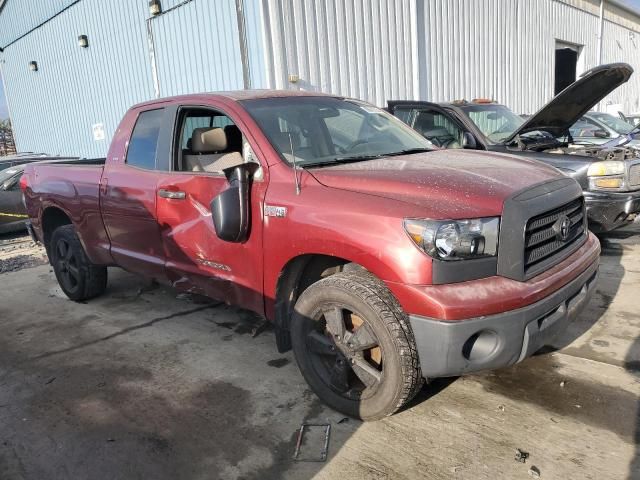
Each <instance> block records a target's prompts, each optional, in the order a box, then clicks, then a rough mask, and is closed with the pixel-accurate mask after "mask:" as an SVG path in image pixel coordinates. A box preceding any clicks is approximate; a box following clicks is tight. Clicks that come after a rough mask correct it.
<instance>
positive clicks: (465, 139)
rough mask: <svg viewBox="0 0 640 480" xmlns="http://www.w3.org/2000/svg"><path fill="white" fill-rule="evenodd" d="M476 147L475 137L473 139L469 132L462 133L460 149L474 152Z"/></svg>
mask: <svg viewBox="0 0 640 480" xmlns="http://www.w3.org/2000/svg"><path fill="white" fill-rule="evenodd" d="M477 147H478V144H477V143H476V137H474V136H473V135H472V134H471V132H464V134H463V135H462V148H468V149H470V150H474V149H476V148H477Z"/></svg>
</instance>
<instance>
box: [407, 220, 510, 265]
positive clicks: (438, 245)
mask: <svg viewBox="0 0 640 480" xmlns="http://www.w3.org/2000/svg"><path fill="white" fill-rule="evenodd" d="M404 229H405V230H406V232H407V233H408V234H409V237H411V240H413V243H415V244H416V245H417V246H418V248H420V249H421V250H422V251H423V252H425V253H426V254H428V255H430V256H431V257H433V258H436V259H438V260H466V259H471V258H482V257H491V256H495V255H497V253H498V232H499V229H500V217H487V218H473V219H469V220H422V219H413V218H408V219H405V221H404Z"/></svg>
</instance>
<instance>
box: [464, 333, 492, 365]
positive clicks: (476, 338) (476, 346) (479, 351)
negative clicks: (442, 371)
mask: <svg viewBox="0 0 640 480" xmlns="http://www.w3.org/2000/svg"><path fill="white" fill-rule="evenodd" d="M498 344H499V337H498V335H497V334H496V332H492V331H491V330H482V331H481V332H478V333H475V334H473V335H471V336H470V337H469V339H468V340H467V341H466V342H464V345H463V346H462V356H463V357H464V358H466V359H467V360H471V361H472V362H477V361H481V360H485V359H487V358H489V357H490V356H491V355H493V352H495V351H496V348H498Z"/></svg>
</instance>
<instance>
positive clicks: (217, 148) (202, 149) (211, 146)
mask: <svg viewBox="0 0 640 480" xmlns="http://www.w3.org/2000/svg"><path fill="white" fill-rule="evenodd" d="M226 148H227V135H226V134H225V133H224V130H223V129H222V128H220V127H214V128H208V127H207V128H195V129H194V130H193V134H192V135H191V151H192V152H194V153H210V152H221V151H223V150H226Z"/></svg>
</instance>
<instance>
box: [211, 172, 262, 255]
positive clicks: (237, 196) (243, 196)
mask: <svg viewBox="0 0 640 480" xmlns="http://www.w3.org/2000/svg"><path fill="white" fill-rule="evenodd" d="M254 168H255V164H253V163H243V164H241V165H236V166H233V167H230V168H229V169H227V170H225V171H224V172H225V175H226V176H227V181H228V182H229V188H227V189H226V190H224V191H223V192H221V193H220V194H218V195H217V196H216V197H215V198H214V199H213V200H212V201H211V218H212V220H213V226H214V227H215V229H216V235H217V236H218V238H219V239H221V240H224V241H225V242H232V243H243V242H245V241H246V240H247V237H248V236H249V215H250V210H249V179H250V175H251V170H252V169H254Z"/></svg>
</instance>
